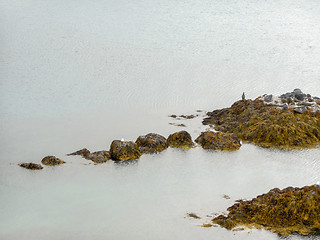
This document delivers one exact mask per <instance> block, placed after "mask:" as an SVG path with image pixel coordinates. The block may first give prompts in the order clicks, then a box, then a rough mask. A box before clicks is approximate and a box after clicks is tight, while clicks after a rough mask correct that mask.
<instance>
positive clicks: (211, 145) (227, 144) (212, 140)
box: [195, 131, 241, 151]
mask: <svg viewBox="0 0 320 240" xmlns="http://www.w3.org/2000/svg"><path fill="white" fill-rule="evenodd" d="M195 142H196V143H198V144H200V145H201V146H202V148H204V149H210V150H222V151H234V150H238V149H239V148H240V147H241V144H240V140H239V138H237V136H235V134H231V133H222V132H212V131H206V132H202V133H201V134H200V136H199V137H198V138H197V139H196V140H195Z"/></svg>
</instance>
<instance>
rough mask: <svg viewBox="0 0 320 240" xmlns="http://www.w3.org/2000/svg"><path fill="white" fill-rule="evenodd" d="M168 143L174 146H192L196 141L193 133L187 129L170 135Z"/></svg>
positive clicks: (185, 147) (186, 147)
mask: <svg viewBox="0 0 320 240" xmlns="http://www.w3.org/2000/svg"><path fill="white" fill-rule="evenodd" d="M167 144H168V146H170V147H173V148H184V149H188V148H192V147H193V146H194V143H193V141H192V138H191V135H190V134H189V133H188V132H187V131H180V132H176V133H173V134H171V135H169V137H168V139H167Z"/></svg>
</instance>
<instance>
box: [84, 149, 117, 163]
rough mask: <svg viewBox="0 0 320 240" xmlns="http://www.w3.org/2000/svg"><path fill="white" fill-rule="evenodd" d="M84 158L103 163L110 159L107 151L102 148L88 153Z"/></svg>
mask: <svg viewBox="0 0 320 240" xmlns="http://www.w3.org/2000/svg"><path fill="white" fill-rule="evenodd" d="M85 159H87V160H91V161H93V162H94V163H104V162H106V161H109V160H111V156H110V153H109V151H105V150H102V151H97V152H93V153H90V154H89V155H87V156H86V157H85Z"/></svg>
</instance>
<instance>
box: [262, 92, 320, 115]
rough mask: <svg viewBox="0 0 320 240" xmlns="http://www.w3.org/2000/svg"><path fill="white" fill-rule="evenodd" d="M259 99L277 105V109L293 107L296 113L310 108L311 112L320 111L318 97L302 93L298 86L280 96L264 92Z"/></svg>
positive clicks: (319, 99) (267, 103)
mask: <svg viewBox="0 0 320 240" xmlns="http://www.w3.org/2000/svg"><path fill="white" fill-rule="evenodd" d="M261 99H262V100H263V101H264V103H265V104H266V105H271V106H277V109H279V110H284V111H286V110H289V109H293V110H294V111H295V112H296V113H304V112H306V111H307V110H310V112H312V113H316V112H320V98H319V97H312V96H311V95H310V94H305V93H303V92H302V91H301V90H300V89H299V88H296V89H294V90H293V92H288V93H285V94H282V95H280V96H274V95H272V94H269V95H268V94H264V95H262V96H261Z"/></svg>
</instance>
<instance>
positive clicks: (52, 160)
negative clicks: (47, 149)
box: [41, 156, 65, 166]
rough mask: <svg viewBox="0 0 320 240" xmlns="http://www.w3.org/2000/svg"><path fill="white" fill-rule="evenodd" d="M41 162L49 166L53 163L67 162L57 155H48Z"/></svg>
mask: <svg viewBox="0 0 320 240" xmlns="http://www.w3.org/2000/svg"><path fill="white" fill-rule="evenodd" d="M41 163H42V164H44V165H47V166H53V165H60V164H63V163H65V162H64V161H62V160H61V159H59V158H56V157H55V156H47V157H44V158H43V159H42V160H41Z"/></svg>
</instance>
